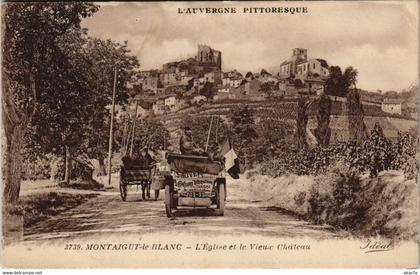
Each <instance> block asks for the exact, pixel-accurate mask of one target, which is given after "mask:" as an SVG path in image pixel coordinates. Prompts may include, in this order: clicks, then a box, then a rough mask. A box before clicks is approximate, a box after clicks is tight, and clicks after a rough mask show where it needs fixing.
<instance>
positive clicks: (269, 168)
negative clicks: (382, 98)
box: [260, 125, 418, 179]
mask: <svg viewBox="0 0 420 275" xmlns="http://www.w3.org/2000/svg"><path fill="white" fill-rule="evenodd" d="M417 143H418V138H417V137H414V136H412V135H411V134H410V133H405V134H399V136H398V138H397V139H396V140H395V141H394V142H391V141H389V140H388V139H387V138H386V137H385V136H384V135H383V133H382V129H381V128H380V126H379V125H375V127H374V129H373V130H372V133H371V134H370V136H369V138H367V139H366V140H365V141H364V142H363V143H361V144H356V143H354V142H348V143H337V144H333V145H331V146H329V147H326V148H321V147H315V148H313V149H310V150H302V151H297V150H287V149H285V150H283V151H282V152H279V154H278V155H277V156H276V157H275V158H272V159H270V160H268V161H266V162H264V163H262V164H261V165H260V172H261V173H262V174H265V175H270V176H272V177H278V176H281V175H283V174H297V175H319V174H322V173H325V172H327V171H328V169H329V168H330V166H331V165H332V164H335V163H337V162H343V163H344V164H345V165H347V166H349V167H350V168H351V169H353V170H354V171H356V172H358V173H359V174H362V173H365V172H368V173H369V175H370V176H371V177H376V176H377V175H378V173H380V172H381V171H385V170H403V171H404V174H405V176H406V178H407V179H413V178H416V177H417V173H418V153H417Z"/></svg>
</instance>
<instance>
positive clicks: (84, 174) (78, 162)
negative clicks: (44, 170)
mask: <svg viewBox="0 0 420 275" xmlns="http://www.w3.org/2000/svg"><path fill="white" fill-rule="evenodd" d="M54 166H55V167H53V168H52V170H53V171H52V173H51V174H52V175H51V176H52V177H53V178H54V179H56V180H59V181H61V180H63V179H64V173H65V162H64V160H63V158H59V159H57V160H56V162H55V165H54ZM93 170H94V167H93V165H92V163H91V162H90V160H89V159H88V158H87V157H86V156H83V155H80V156H78V157H76V158H74V159H73V162H72V170H71V178H70V179H71V180H75V179H82V180H86V181H90V180H91V179H92V176H93Z"/></svg>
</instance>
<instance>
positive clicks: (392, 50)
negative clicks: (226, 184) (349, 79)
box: [82, 1, 418, 91]
mask: <svg viewBox="0 0 420 275" xmlns="http://www.w3.org/2000/svg"><path fill="white" fill-rule="evenodd" d="M99 5H101V8H100V10H99V11H98V12H97V13H96V14H95V15H94V16H93V17H90V18H87V19H84V20H83V22H82V26H83V27H86V28H88V34H89V35H90V36H93V37H98V38H102V39H112V40H114V41H116V42H123V41H125V40H127V41H128V47H129V48H130V49H131V51H132V53H133V54H134V55H137V56H138V59H139V61H140V64H141V69H142V70H147V69H159V68H161V67H162V64H163V63H166V62H170V61H177V60H181V59H184V58H188V57H194V56H195V55H196V52H197V45H198V44H207V45H209V46H211V47H212V48H214V49H217V50H220V51H221V52H222V70H223V71H228V70H232V69H236V70H238V71H240V72H242V73H246V72H248V71H252V72H258V71H260V70H261V69H262V68H264V69H267V70H269V71H270V72H272V73H277V72H278V71H279V66H280V63H281V62H283V61H284V60H287V59H290V56H291V52H292V49H293V48H306V49H307V50H308V57H309V58H323V59H325V60H327V62H328V64H329V65H330V66H331V65H335V66H337V65H338V66H340V67H342V69H344V68H345V67H347V66H353V67H354V68H356V69H357V70H358V72H359V76H358V84H357V87H359V88H362V89H366V90H371V91H376V90H378V89H380V90H382V91H389V90H396V91H400V90H402V89H405V88H408V86H409V85H410V84H411V83H412V82H413V81H415V80H416V78H417V76H418V3H417V1H405V2H380V1H375V2H359V1H357V2H335V1H334V2H258V3H255V2H242V3H239V2H207V3H205V2H203V3H200V2H195V3H185V2H175V3H170V2H160V3H156V2H155V3H154V2H146V3H133V2H131V3H128V2H127V3H114V2H108V3H101V4H99ZM250 6H252V7H283V8H284V7H302V6H305V7H307V10H308V12H307V13H305V14H294V15H292V14H244V13H242V9H243V8H244V7H250ZM186 7H235V8H236V9H237V13H236V14H178V8H186ZM416 82H417V81H416Z"/></svg>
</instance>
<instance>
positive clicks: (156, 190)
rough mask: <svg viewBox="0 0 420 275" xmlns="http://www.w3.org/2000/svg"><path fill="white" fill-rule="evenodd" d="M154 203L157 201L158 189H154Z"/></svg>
mask: <svg viewBox="0 0 420 275" xmlns="http://www.w3.org/2000/svg"><path fill="white" fill-rule="evenodd" d="M154 191H155V201H157V200H158V199H159V191H160V190H159V189H155V190H154Z"/></svg>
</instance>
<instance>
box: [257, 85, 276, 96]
mask: <svg viewBox="0 0 420 275" xmlns="http://www.w3.org/2000/svg"><path fill="white" fill-rule="evenodd" d="M274 89H275V87H274V81H268V82H264V83H262V84H261V86H260V89H259V90H260V91H261V92H263V93H265V94H266V95H267V96H272V95H273V90H274Z"/></svg>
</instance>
